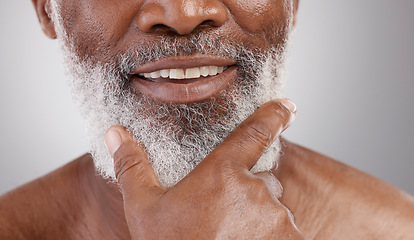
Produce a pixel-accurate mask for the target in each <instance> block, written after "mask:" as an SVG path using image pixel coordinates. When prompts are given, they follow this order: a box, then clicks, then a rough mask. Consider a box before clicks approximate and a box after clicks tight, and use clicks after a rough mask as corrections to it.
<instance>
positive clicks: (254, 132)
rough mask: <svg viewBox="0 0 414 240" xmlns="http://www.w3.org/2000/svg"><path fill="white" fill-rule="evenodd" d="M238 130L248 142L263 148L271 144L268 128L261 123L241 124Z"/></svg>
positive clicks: (270, 134) (271, 137)
mask: <svg viewBox="0 0 414 240" xmlns="http://www.w3.org/2000/svg"><path fill="white" fill-rule="evenodd" d="M240 129H241V130H242V131H243V132H244V133H245V136H246V138H247V139H248V140H249V141H251V142H254V143H258V144H260V145H262V146H263V147H265V148H268V147H269V146H270V145H271V144H272V142H273V136H272V133H271V131H270V129H269V127H268V126H267V125H266V124H265V123H263V122H261V121H258V122H255V123H250V124H242V126H241V128H240Z"/></svg>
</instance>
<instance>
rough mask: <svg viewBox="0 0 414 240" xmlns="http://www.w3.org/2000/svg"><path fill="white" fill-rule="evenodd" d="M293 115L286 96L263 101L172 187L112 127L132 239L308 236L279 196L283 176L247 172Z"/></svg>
mask: <svg viewBox="0 0 414 240" xmlns="http://www.w3.org/2000/svg"><path fill="white" fill-rule="evenodd" d="M283 103H284V104H283ZM288 107H289V108H290V109H291V110H289V109H288ZM295 113H296V111H295V107H294V105H293V103H291V102H290V101H289V100H287V99H283V100H279V101H271V102H268V103H266V104H264V105H263V106H262V107H260V108H259V109H258V110H257V111H256V112H255V113H253V114H252V115H251V116H250V117H249V118H248V119H246V120H245V121H244V122H243V123H242V124H241V125H240V126H239V127H238V128H237V129H236V130H235V131H234V132H233V133H232V134H231V135H230V136H229V137H227V138H226V139H225V140H224V141H223V142H222V143H221V144H220V145H219V146H218V147H217V148H216V149H215V150H213V151H212V152H211V153H210V154H209V155H208V156H207V157H206V158H205V159H204V160H203V161H202V162H201V163H200V164H199V165H198V166H197V167H196V168H194V170H193V171H192V172H190V173H189V174H188V175H187V176H186V177H185V178H184V179H183V180H181V181H180V182H179V183H178V184H176V185H175V186H173V187H171V188H164V187H162V186H161V185H160V183H159V180H158V178H157V177H156V175H155V173H154V170H153V169H152V167H151V164H150V163H149V161H148V158H147V155H146V153H145V150H144V149H143V148H142V147H139V148H138V149H137V147H136V146H137V143H136V142H134V141H133V140H132V138H131V136H130V135H129V133H128V132H127V131H126V130H125V129H124V128H122V127H120V126H115V127H111V128H110V129H109V130H108V131H107V133H106V136H105V142H106V144H107V147H108V150H109V152H110V153H111V155H112V156H113V158H114V162H115V172H116V177H117V179H118V185H119V187H120V190H121V192H122V195H123V198H124V210H125V217H126V219H127V223H128V228H129V230H130V234H131V237H132V239H303V238H302V236H301V234H300V232H299V230H298V229H297V228H296V226H295V224H294V223H293V220H292V217H291V214H290V211H289V210H288V209H287V208H286V207H285V206H283V205H282V204H281V203H280V202H279V200H278V198H280V197H281V193H282V189H281V185H280V183H279V181H278V180H277V179H276V178H275V177H274V176H273V175H272V174H271V173H269V172H262V173H258V174H252V173H250V172H249V170H250V169H251V167H252V166H253V165H254V164H255V163H256V161H257V160H258V159H259V157H260V156H261V155H262V154H263V152H264V151H265V150H266V149H267V148H268V147H269V146H270V145H271V143H273V141H274V140H275V139H276V138H277V137H279V135H280V133H281V132H282V131H283V130H284V129H285V128H287V127H288V125H289V124H290V123H291V121H293V118H294V116H295Z"/></svg>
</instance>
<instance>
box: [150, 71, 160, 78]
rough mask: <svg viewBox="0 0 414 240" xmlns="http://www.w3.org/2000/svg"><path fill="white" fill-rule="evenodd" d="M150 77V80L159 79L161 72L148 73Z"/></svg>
mask: <svg viewBox="0 0 414 240" xmlns="http://www.w3.org/2000/svg"><path fill="white" fill-rule="evenodd" d="M150 77H151V78H159V77H161V72H160V71H155V72H152V73H150Z"/></svg>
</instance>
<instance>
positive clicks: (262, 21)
mask: <svg viewBox="0 0 414 240" xmlns="http://www.w3.org/2000/svg"><path fill="white" fill-rule="evenodd" d="M223 2H225V4H226V5H227V7H228V9H229V11H230V13H231V15H232V16H233V18H234V21H235V22H236V23H237V24H238V25H239V26H240V28H242V29H243V30H244V31H246V32H249V33H251V34H255V35H257V34H265V33H266V32H269V30H270V29H281V28H283V27H285V26H286V22H287V20H288V17H289V15H290V13H289V8H287V7H286V6H285V4H286V2H289V1H287V0H228V1H223ZM269 28H270V29H269Z"/></svg>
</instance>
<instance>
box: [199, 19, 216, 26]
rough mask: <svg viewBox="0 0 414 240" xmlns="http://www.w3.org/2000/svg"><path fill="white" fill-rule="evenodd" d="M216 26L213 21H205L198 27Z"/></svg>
mask: <svg viewBox="0 0 414 240" xmlns="http://www.w3.org/2000/svg"><path fill="white" fill-rule="evenodd" d="M215 25H216V24H215V22H214V21H213V20H206V21H204V22H202V23H201V24H200V25H199V26H202V27H214V26H215Z"/></svg>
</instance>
